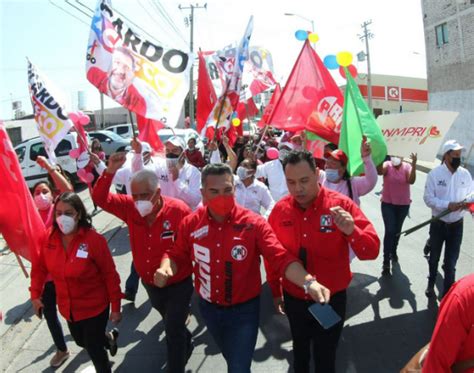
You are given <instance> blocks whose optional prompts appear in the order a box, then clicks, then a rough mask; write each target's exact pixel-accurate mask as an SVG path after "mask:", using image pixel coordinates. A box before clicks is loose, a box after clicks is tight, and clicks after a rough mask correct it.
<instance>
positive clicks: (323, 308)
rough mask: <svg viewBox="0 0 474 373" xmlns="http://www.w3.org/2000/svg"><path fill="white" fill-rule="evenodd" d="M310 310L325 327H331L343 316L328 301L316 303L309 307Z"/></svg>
mask: <svg viewBox="0 0 474 373" xmlns="http://www.w3.org/2000/svg"><path fill="white" fill-rule="evenodd" d="M308 311H309V312H310V313H311V315H313V317H314V318H315V319H316V320H317V321H318V322H319V324H320V325H321V326H322V327H323V328H324V329H329V328H331V327H332V326H334V325H336V324H337V323H338V322H339V321H341V316H339V315H338V314H337V313H336V311H334V308H332V307H331V305H330V304H328V303H314V304H312V305H311V306H309V307H308Z"/></svg>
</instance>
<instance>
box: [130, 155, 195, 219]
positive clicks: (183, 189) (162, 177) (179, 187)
mask: <svg viewBox="0 0 474 373" xmlns="http://www.w3.org/2000/svg"><path fill="white" fill-rule="evenodd" d="M145 167H146V168H148V169H151V170H153V171H154V172H155V173H156V174H157V175H158V179H159V183H160V189H161V194H162V195H163V196H166V197H173V198H177V199H180V200H181V201H183V202H184V203H186V204H187V205H188V206H189V208H190V209H191V210H193V211H194V210H195V209H196V208H197V207H198V205H199V203H200V202H201V172H200V171H199V170H198V169H197V168H196V167H194V166H193V165H191V164H189V163H187V162H186V163H185V164H184V165H183V167H182V168H181V169H180V170H179V175H178V178H177V179H176V180H173V178H172V176H171V174H170V173H169V172H168V167H166V160H165V159H163V158H158V157H152V161H151V162H150V163H149V164H147V165H146V166H145ZM142 169H143V159H142V156H141V155H140V154H135V155H134V157H133V160H132V171H133V173H135V172H137V171H140V170H142Z"/></svg>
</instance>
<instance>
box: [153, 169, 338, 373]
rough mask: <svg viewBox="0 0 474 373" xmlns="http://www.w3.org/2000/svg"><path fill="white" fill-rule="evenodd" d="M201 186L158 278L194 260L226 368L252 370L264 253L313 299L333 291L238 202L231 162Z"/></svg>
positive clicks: (208, 172)
mask: <svg viewBox="0 0 474 373" xmlns="http://www.w3.org/2000/svg"><path fill="white" fill-rule="evenodd" d="M201 187H202V189H201V193H202V198H203V202H204V206H203V207H201V208H199V209H198V210H197V211H195V212H194V213H193V214H191V215H188V216H187V217H185V218H184V219H183V221H182V223H181V225H180V227H179V229H178V239H177V242H176V245H175V246H174V247H173V248H172V249H171V250H169V251H168V255H169V258H166V259H164V260H163V261H162V263H161V267H160V269H159V270H158V271H157V272H156V274H155V280H156V283H157V285H158V286H160V285H162V286H164V285H165V284H166V282H167V281H168V279H169V278H171V277H172V276H174V275H176V274H178V275H179V272H180V271H182V270H185V269H186V268H187V267H188V265H189V263H190V262H191V261H193V262H194V275H195V288H196V291H197V293H198V294H199V296H200V298H199V308H200V312H201V315H202V317H203V319H204V321H205V323H206V326H207V328H208V329H209V332H210V333H211V335H212V336H213V338H214V340H215V341H216V343H217V345H218V346H219V348H220V349H221V351H222V354H223V355H224V358H225V360H226V362H227V366H228V371H229V372H250V365H251V362H252V355H253V352H254V349H255V343H256V341H257V332H258V321H259V310H260V299H259V296H260V290H261V283H262V281H261V276H260V256H261V255H262V256H263V257H264V258H265V259H266V260H267V261H268V262H269V264H270V265H271V266H272V268H274V269H275V271H277V272H278V273H280V274H281V276H284V277H285V278H287V279H288V280H290V281H291V282H292V283H294V284H296V285H297V286H299V287H301V288H305V289H307V291H308V294H309V295H310V296H311V297H312V299H314V300H315V301H317V302H325V301H327V300H329V296H330V294H329V291H328V289H327V288H325V287H324V286H322V285H321V284H319V282H317V281H315V280H314V279H313V278H312V276H311V275H309V274H308V273H307V272H306V271H305V270H304V268H303V266H302V265H301V264H300V263H299V262H298V260H297V259H296V258H295V257H294V256H292V255H291V254H289V253H288V252H286V251H285V249H284V248H283V247H282V245H281V244H280V242H279V241H278V240H277V238H276V236H275V234H274V232H273V231H272V229H271V228H270V226H269V225H268V223H267V222H266V220H265V219H264V218H263V217H261V216H259V215H257V214H255V213H254V212H252V211H250V210H247V209H245V208H243V207H241V206H239V205H236V204H235V201H234V191H235V187H234V180H233V176H232V170H231V168H230V167H229V166H228V165H224V164H220V163H217V164H210V165H207V166H206V167H204V169H203V171H202V176H201Z"/></svg>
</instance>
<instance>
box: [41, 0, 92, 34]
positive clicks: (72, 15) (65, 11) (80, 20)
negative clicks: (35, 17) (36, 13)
mask: <svg viewBox="0 0 474 373" xmlns="http://www.w3.org/2000/svg"><path fill="white" fill-rule="evenodd" d="M49 2H50V3H51V5H53V6H55V7H56V8H58V9H61V10H62V11H63V12H64V13H67V14H69V15H70V16H71V17H74V18H75V19H77V20H78V21H79V22H81V23H83V24H85V25H86V26H87V27H89V26H90V24H88V23H87V22H85V21H84V20H82V19H80V18H79V17H77V16H76V15H74V14H72V13H70V12H68V11H67V10H66V9H64V8H61V7H60V6H59V5H57V4H55V3H53V1H52V0H49Z"/></svg>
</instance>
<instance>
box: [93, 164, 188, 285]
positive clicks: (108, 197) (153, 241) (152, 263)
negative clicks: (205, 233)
mask: <svg viewBox="0 0 474 373" xmlns="http://www.w3.org/2000/svg"><path fill="white" fill-rule="evenodd" d="M113 178H114V175H113V174H109V173H108V172H104V173H103V174H102V176H101V177H100V178H99V179H98V180H97V183H96V184H95V186H94V189H93V191H92V198H93V200H94V202H95V203H96V204H97V205H98V206H100V207H102V208H103V209H104V210H105V211H107V212H110V213H111V214H114V215H115V216H117V217H118V218H119V219H122V220H123V221H124V222H125V223H127V225H128V230H129V233H130V246H131V248H132V255H133V264H134V266H135V269H136V270H137V272H138V274H139V276H140V278H142V279H143V281H144V282H145V283H147V284H150V285H153V275H154V273H155V271H156V270H157V269H158V268H160V264H161V260H162V259H163V254H164V253H165V252H166V250H169V249H171V247H172V246H173V244H174V241H175V238H176V232H177V230H178V225H179V223H181V220H183V218H184V217H185V216H186V215H189V214H190V213H191V210H190V208H189V207H188V206H187V205H186V204H185V203H184V202H182V201H180V200H177V199H174V198H170V197H163V196H162V197H161V199H162V202H163V206H162V207H161V209H160V211H158V213H157V214H156V218H155V221H154V222H153V224H152V225H148V223H147V221H146V220H145V218H143V217H141V216H140V214H139V213H138V211H137V209H136V208H135V203H134V201H133V198H132V197H131V196H129V195H124V194H114V193H110V192H109V190H110V185H111V184H112V180H113ZM191 273H192V267H191V265H189V266H188V267H187V268H186V267H183V268H182V270H181V271H180V272H179V273H178V274H177V275H176V276H173V277H172V278H171V279H170V280H169V281H168V283H167V285H171V284H174V283H177V282H180V281H182V280H184V279H185V278H186V277H189V276H190V275H191Z"/></svg>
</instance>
